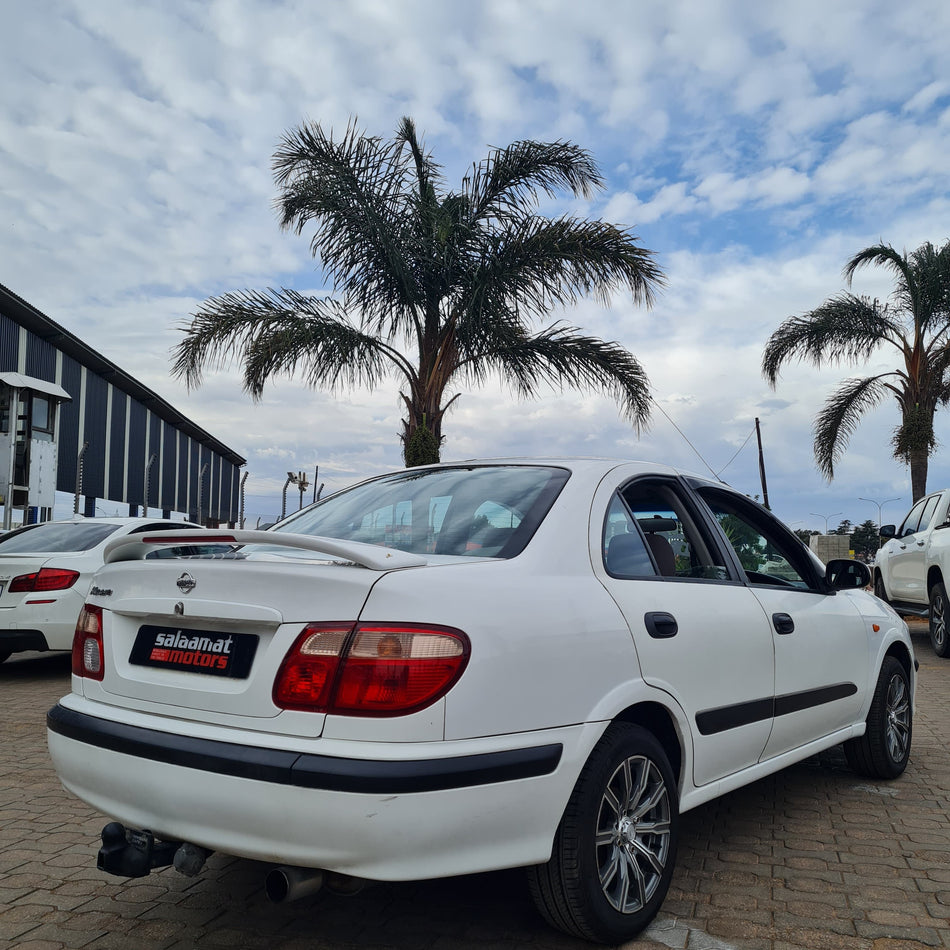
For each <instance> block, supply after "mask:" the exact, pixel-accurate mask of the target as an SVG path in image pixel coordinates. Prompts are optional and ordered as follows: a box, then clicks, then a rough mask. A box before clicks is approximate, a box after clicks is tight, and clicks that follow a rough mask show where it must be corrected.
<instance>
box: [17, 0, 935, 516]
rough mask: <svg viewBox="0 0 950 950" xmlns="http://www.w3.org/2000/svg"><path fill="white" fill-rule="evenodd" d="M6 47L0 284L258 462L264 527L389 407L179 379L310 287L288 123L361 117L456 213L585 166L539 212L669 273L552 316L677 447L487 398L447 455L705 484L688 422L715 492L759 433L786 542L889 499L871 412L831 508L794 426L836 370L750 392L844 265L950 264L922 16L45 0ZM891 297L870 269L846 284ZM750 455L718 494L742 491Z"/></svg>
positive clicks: (377, 428)
mask: <svg viewBox="0 0 950 950" xmlns="http://www.w3.org/2000/svg"><path fill="white" fill-rule="evenodd" d="M4 27H5V28H4V30H3V32H2V34H0V82H2V83H3V87H4V89H5V91H6V96H5V101H4V108H3V110H0V282H3V283H4V284H6V285H7V286H9V287H10V288H11V289H12V290H14V291H15V292H16V293H18V294H20V295H21V296H23V297H25V298H26V299H28V300H29V301H30V302H31V303H33V304H34V305H36V306H38V307H39V308H40V309H42V310H44V311H45V312H46V313H48V315H49V316H51V317H52V318H53V319H54V320H57V321H58V322H61V323H63V324H64V325H66V326H67V327H68V328H69V329H70V330H71V331H72V332H74V333H77V334H78V335H79V336H80V337H82V338H83V339H85V340H86V341H87V342H89V343H90V345H92V346H94V347H96V348H97V349H99V350H101V351H102V352H103V353H104V354H105V355H106V356H107V357H109V358H110V359H112V360H113V361H114V362H116V363H118V364H119V365H120V366H122V367H123V369H126V370H127V371H129V372H133V373H135V374H136V375H139V376H140V377H141V378H142V379H143V381H144V382H146V384H147V385H149V386H151V387H152V388H153V389H155V390H156V391H158V392H159V393H160V394H161V395H163V396H164V397H165V398H167V399H168V400H169V401H171V402H172V403H173V404H175V405H176V406H179V407H180V408H181V409H182V410H183V411H185V412H187V413H188V414H189V415H191V416H192V417H193V418H194V419H195V420H196V421H197V422H198V423H199V424H200V425H202V426H203V427H204V428H206V429H207V430H209V431H210V432H212V434H214V435H215V436H217V437H218V438H220V439H221V440H222V441H224V442H225V443H226V444H229V445H232V446H233V447H234V448H235V449H236V450H237V451H238V452H241V453H243V454H245V455H247V457H248V459H249V465H248V469H249V471H250V472H251V476H250V477H249V487H248V491H249V494H250V495H251V496H253V497H254V498H257V499H259V508H260V513H261V514H262V515H263V514H266V513H267V512H266V511H265V509H266V508H267V500H268V499H270V500H271V502H272V504H271V507H273V504H277V505H279V501H280V489H281V486H282V483H283V479H284V478H286V471H287V468H288V466H289V467H304V468H308V469H309V467H310V466H311V465H316V464H319V465H320V466H321V473H325V479H326V482H327V486H328V490H329V489H330V488H331V487H342V485H343V484H346V483H347V481H352V480H355V479H356V478H358V477H360V476H362V475H364V474H370V473H374V472H377V471H383V470H385V469H387V468H390V467H397V466H398V465H399V464H400V461H401V459H400V447H399V443H398V437H397V433H398V431H399V418H400V411H399V403H398V399H397V395H396V390H395V385H394V384H391V385H389V386H387V387H383V388H381V389H380V391H378V392H374V393H360V392H357V393H350V394H345V396H343V397H339V396H336V397H334V396H331V395H328V394H321V393H312V392H310V391H308V390H306V389H305V388H304V387H302V386H300V385H299V384H296V383H293V382H288V381H279V382H278V383H277V384H276V385H275V386H273V387H270V388H269V389H268V390H267V392H266V393H265V397H264V399H263V400H262V402H261V403H260V404H257V405H254V404H252V403H251V402H250V400H248V399H247V397H246V396H245V395H244V394H243V393H242V391H241V387H240V378H239V376H240V374H239V371H238V370H237V369H234V370H231V371H227V372H222V373H215V374H211V375H209V377H208V379H207V380H206V382H205V384H204V385H203V386H202V388H201V389H200V390H198V391H197V392H196V393H187V392H186V391H185V390H184V387H183V386H182V385H181V383H180V382H178V381H176V380H173V379H171V378H170V377H169V376H168V362H167V358H168V357H167V355H168V351H169V348H170V347H171V346H172V345H173V344H174V342H175V341H176V340H177V339H178V333H177V331H176V329H175V327H176V326H177V325H178V324H180V323H181V322H182V321H184V320H186V319H187V317H188V315H189V314H190V313H191V312H193V311H194V309H195V307H196V306H197V305H198V304H199V303H200V301H201V300H202V299H203V298H204V297H206V296H210V295H213V294H217V293H220V292H223V291H225V290H231V289H240V288H242V287H262V286H278V285H289V286H294V287H297V288H301V287H319V286H320V285H321V283H322V277H321V275H320V273H319V271H317V270H316V269H315V264H314V262H313V261H312V260H311V259H310V256H309V253H308V246H307V239H306V236H304V237H301V238H298V237H295V236H293V235H287V234H282V233H280V232H279V231H278V229H277V226H276V218H275V214H274V211H273V207H272V201H273V197H274V186H273V182H272V179H271V171H270V158H271V154H272V152H273V149H274V146H275V144H276V142H277V140H278V138H279V136H280V135H281V134H282V132H283V131H284V130H286V129H288V128H289V127H291V126H293V125H294V124H296V123H299V122H300V121H302V120H304V119H313V120H315V121H319V122H321V123H323V124H324V125H325V126H326V127H330V128H333V129H342V128H343V127H344V126H345V124H346V122H347V121H348V120H349V118H350V117H351V116H358V117H359V121H360V123H361V126H362V127H363V128H365V129H366V130H368V131H370V132H372V133H375V134H380V135H383V136H388V135H390V134H391V133H392V131H393V129H394V128H395V125H396V123H397V121H398V119H399V117H400V116H401V115H403V114H411V115H413V116H414V118H415V119H416V121H417V124H418V127H419V128H420V130H421V131H422V132H423V133H424V134H425V139H426V142H427V144H428V146H429V147H431V148H432V149H433V150H434V152H435V155H436V157H437V159H438V160H440V161H443V162H444V164H445V170H446V176H447V179H448V181H449V183H450V185H451V184H452V183H454V182H456V181H457V180H458V178H459V177H460V175H461V174H463V173H464V172H465V171H466V170H467V168H468V167H469V165H470V163H471V162H472V161H473V160H477V159H479V158H481V157H482V156H483V155H485V154H486V152H487V150H488V148H489V146H493V145H504V144H507V142H509V141H511V140H513V139H516V138H542V139H553V138H556V137H566V138H571V139H573V140H575V141H577V142H578V143H579V144H581V145H583V146H585V147H587V148H589V149H591V150H592V152H593V154H594V156H595V157H596V158H597V160H598V161H599V162H600V164H601V166H602V167H603V168H604V169H605V172H606V173H607V175H608V180H609V187H608V191H607V192H606V193H605V194H604V196H603V197H602V200H600V201H599V202H598V203H594V204H593V205H591V207H590V208H588V207H586V206H585V205H582V204H574V203H570V202H545V205H544V207H545V210H546V211H550V212H551V213H560V212H562V211H572V212H576V213H585V214H586V213H592V214H602V215H603V216H604V217H605V218H607V219H608V220H611V221H616V222H619V223H621V224H624V225H626V226H633V227H635V228H636V229H637V233H638V234H639V235H640V236H641V238H642V240H643V243H644V244H645V246H647V247H651V248H652V249H653V250H655V251H656V252H657V254H658V260H659V263H660V264H661V266H662V267H663V268H664V269H665V270H666V272H667V274H668V276H669V284H668V288H667V290H666V292H665V293H664V294H663V295H662V296H661V298H660V300H659V302H658V305H657V308H656V310H655V312H654V313H652V314H648V313H645V312H644V311H642V310H636V309H635V308H633V306H632V305H631V304H630V303H629V302H625V301H623V300H619V299H618V300H617V301H616V302H615V304H614V307H613V308H611V309H609V310H604V309H603V308H601V307H599V306H598V305H597V304H596V303H593V302H589V301H588V302H585V303H584V304H582V305H581V306H579V307H578V308H576V309H575V310H572V311H570V312H569V313H568V314H567V315H566V317H567V319H569V320H570V321H571V322H573V323H580V324H582V325H584V326H585V328H587V329H590V330H591V331H592V332H597V333H600V334H602V335H604V336H605V337H607V338H610V339H617V340H619V341H620V342H622V343H623V344H624V345H627V346H629V347H630V348H631V349H632V350H633V351H634V352H635V353H637V355H638V356H639V357H640V358H641V359H642V361H643V363H644V366H645V367H646V369H647V371H648V372H649V373H650V376H651V379H652V380H653V383H654V386H655V390H656V396H657V400H658V403H659V405H660V406H661V407H662V409H663V411H664V412H666V413H667V414H668V415H669V420H667V419H666V417H664V416H663V414H662V413H660V412H658V413H657V414H656V418H655V421H654V426H653V428H652V429H651V431H650V432H649V433H647V434H645V435H644V437H643V438H642V439H641V440H637V438H636V436H635V434H634V433H633V432H632V431H631V429H630V427H629V425H627V424H626V423H624V422H623V421H622V420H620V419H619V417H618V414H617V410H616V407H614V406H613V405H612V404H610V403H609V402H608V401H607V400H605V399H601V398H599V397H595V396H590V395H587V394H571V393H567V394H563V395H559V394H552V395H545V396H544V397H543V398H542V399H540V400H538V401H537V402H529V403H523V404H522V403H516V402H514V401H513V399H512V397H511V396H510V394H508V393H507V392H506V391H505V390H504V389H503V388H500V387H493V388H492V387H489V388H487V389H486V390H484V391H478V392H474V393H464V394H463V396H462V398H461V400H460V401H459V404H458V406H457V408H456V409H454V410H453V411H452V412H451V413H450V415H449V417H448V419H447V422H446V432H447V436H448V439H447V443H446V456H447V457H460V456H465V457H468V456H472V455H481V454H497V453H498V452H502V453H508V452H528V453H531V452H551V451H565V452H568V451H569V452H579V453H604V454H633V455H652V456H654V457H657V458H662V459H665V460H671V461H675V462H676V463H677V464H683V465H685V466H686V467H689V468H693V469H699V470H703V463H702V462H701V461H700V460H699V459H698V458H697V457H696V455H695V454H694V452H693V450H692V449H691V448H690V447H689V445H687V444H686V442H685V440H684V438H683V436H682V435H680V434H679V433H678V432H677V431H676V429H675V428H674V427H673V426H674V424H675V425H676V426H679V427H680V428H681V429H682V432H683V433H684V434H685V436H686V437H687V438H689V440H690V441H691V442H692V443H693V444H694V445H695V446H696V448H697V449H698V450H699V451H700V452H701V453H702V455H703V457H704V458H707V459H708V460H709V464H710V465H711V467H712V468H713V469H714V470H716V469H718V468H719V467H720V466H722V465H724V464H726V463H727V462H728V460H729V458H730V457H731V456H732V455H733V454H734V453H735V452H736V449H738V448H739V447H740V446H741V445H742V443H743V440H744V439H745V438H746V437H747V435H748V432H749V427H750V426H751V425H752V422H753V420H754V418H755V417H756V415H758V416H759V417H760V419H761V421H762V423H763V429H764V432H765V435H766V439H767V459H768V461H769V465H770V468H771V469H772V470H773V471H774V473H775V474H774V475H773V476H772V477H770V488H772V489H773V491H774V493H775V494H776V496H777V497H780V498H782V499H784V501H783V504H786V503H787V506H788V509H789V510H790V511H792V512H797V513H796V514H795V518H793V519H791V520H796V519H798V518H806V519H807V517H808V514H807V512H808V509H809V507H811V508H812V509H814V510H821V506H822V502H823V500H826V499H827V500H829V504H828V507H829V510H833V509H835V508H836V507H839V506H841V507H844V506H846V505H853V504H856V502H854V501H853V500H851V496H857V495H859V494H864V495H868V494H870V495H871V496H872V497H873V496H874V495H875V494H877V495H879V496H881V497H888V496H890V495H893V494H895V492H896V487H897V486H898V485H901V484H904V482H905V481H906V479H905V476H906V473H905V471H904V469H902V467H901V466H899V465H898V464H897V463H895V462H893V460H891V458H890V451H889V448H888V445H887V443H888V440H889V437H890V429H891V427H892V426H893V422H894V419H893V413H892V411H891V410H889V409H888V408H887V407H883V408H882V409H881V410H880V412H879V413H877V414H875V415H874V417H873V419H872V420H871V421H869V422H868V423H867V424H866V425H864V426H862V427H861V428H860V429H859V430H858V432H857V433H856V434H855V438H854V441H853V447H852V449H851V450H850V451H849V453H848V454H847V456H846V457H845V458H844V459H843V460H842V466H841V477H840V478H839V479H838V480H837V481H836V482H835V483H833V484H832V485H831V486H827V485H826V484H825V483H824V482H822V480H821V479H820V478H819V477H818V476H817V474H816V473H815V471H814V465H813V462H812V460H811V435H810V424H811V418H812V416H813V414H814V412H815V410H816V408H817V407H818V406H819V405H820V403H821V400H822V398H823V395H824V394H825V393H827V392H828V391H829V389H830V388H831V387H832V386H833V385H834V383H835V382H837V381H838V380H840V379H841V378H843V377H844V376H845V375H847V370H846V369H842V370H840V371H837V370H832V371H828V372H826V373H821V374H818V373H815V371H814V370H813V369H811V368H810V367H799V366H795V367H789V368H788V369H787V371H786V372H785V373H783V376H782V380H781V381H780V385H779V386H778V387H777V390H776V392H774V393H773V392H772V391H771V390H769V389H768V387H767V386H766V385H765V384H764V381H763V380H762V378H761V375H760V373H759V367H758V364H759V360H760V358H761V348H762V346H763V344H764V342H765V340H766V339H767V337H768V334H769V333H770V332H771V330H772V329H774V328H775V327H776V326H777V325H778V323H779V322H780V321H781V320H782V319H784V318H785V317H787V316H789V315H791V314H793V313H801V312H804V311H806V310H808V309H810V308H812V307H814V306H815V305H816V304H818V303H819V302H820V301H821V300H823V299H824V298H825V297H827V296H828V295H830V294H832V293H835V292H837V291H838V290H840V289H841V288H842V286H843V284H842V280H841V273H840V271H841V267H842V265H843V263H844V262H845V260H847V259H848V257H850V256H851V255H852V254H853V253H854V252H855V251H856V250H858V249H860V248H861V247H864V246H866V245H867V244H870V243H874V242H876V241H878V240H881V239H883V240H885V241H888V242H890V243H893V244H894V245H895V246H896V247H899V248H902V247H908V248H912V247H915V246H917V244H919V243H921V242H922V241H924V240H930V241H934V242H936V243H942V242H943V241H945V240H947V238H948V237H950V235H948V233H947V226H946V222H947V221H948V220H950V200H948V198H947V192H946V155H947V154H948V151H950V104H948V103H947V97H948V95H950V65H948V57H947V56H946V40H947V37H948V35H950V6H948V5H947V4H945V3H942V2H940V0H909V2H908V3H905V4H903V5H901V6H900V7H895V6H894V5H892V4H885V3H883V2H882V0H872V2H869V0H840V2H836V3H833V4H828V3H827V0H801V2H800V3H797V4H795V5H791V6H790V5H785V6H783V5H777V4H762V3H759V2H753V0H715V2H708V3H703V4H697V3H695V2H692V0H669V2H666V0H664V2H660V0H647V2H644V3H637V4H631V3H629V2H626V0H594V2H593V3H588V4H576V3H570V2H567V0H523V2H515V0H484V2H480V3H476V4H469V5H458V4H455V5H452V4H445V3H439V2H434V0H354V2H351V3H325V4H322V5H320V6H319V7H313V6H308V5H306V4H302V3H298V2H290V0H267V2H264V0H212V2H209V3H206V4H195V3H190V2H186V0H168V2H162V3H159V2H157V0H142V2H138V3H135V4H128V3H125V2H122V0H98V2H96V3H82V2H80V0H34V2H32V3H30V4H16V5H13V6H12V7H11V9H10V10H9V11H6V17H5V24H4ZM890 287H891V285H890V282H889V279H888V277H887V275H886V274H879V273H875V272H874V271H863V272H862V273H861V274H860V275H858V278H857V279H856V281H855V288H856V289H858V290H859V291H860V292H862V293H864V292H866V293H871V294H874V295H878V296H882V297H883V296H886V295H887V294H888V293H889V291H890ZM889 413H890V414H889ZM565 419H569V420H571V424H570V425H568V424H565ZM941 425H942V426H943V428H942V429H941V430H940V431H941V432H944V431H946V432H947V436H946V437H947V438H950V419H948V420H947V421H946V422H942V423H941ZM748 455H749V448H748V446H746V447H745V448H744V449H742V451H741V452H740V454H739V456H738V457H737V458H736V460H735V462H734V463H732V466H731V467H730V469H729V470H728V473H727V474H730V475H734V477H735V479H736V482H737V483H741V485H742V487H743V490H748V491H750V492H753V491H754V490H755V484H756V481H757V477H758V476H757V468H756V465H755V459H754V457H751V458H750V457H748ZM321 477H323V476H321ZM941 478H944V479H947V478H950V471H947V467H946V465H945V464H944V462H943V460H942V456H938V457H937V458H936V459H935V461H934V466H933V469H932V477H931V481H932V482H935V481H936V480H939V479H941ZM252 486H257V487H256V488H253V487H252ZM773 486H774V488H773ZM836 498H837V499H839V500H838V501H834V500H833V499H836ZM799 509H801V510H803V511H804V512H805V514H804V515H802V514H801V511H800V510H799ZM780 510H782V509H781V508H780ZM275 513H276V512H275V511H271V512H270V513H269V514H270V515H273V514H275ZM267 520H270V519H269V518H268V519H267Z"/></svg>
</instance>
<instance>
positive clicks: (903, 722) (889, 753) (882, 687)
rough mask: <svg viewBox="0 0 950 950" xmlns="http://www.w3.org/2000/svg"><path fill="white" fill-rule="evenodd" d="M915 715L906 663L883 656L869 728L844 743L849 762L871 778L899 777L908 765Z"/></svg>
mask: <svg viewBox="0 0 950 950" xmlns="http://www.w3.org/2000/svg"><path fill="white" fill-rule="evenodd" d="M913 719H914V714H913V707H912V704H911V696H910V678H909V677H908V675H907V670H905V669H904V666H903V664H902V663H901V662H900V661H899V660H897V659H895V658H894V657H893V656H886V657H884V662H883V663H882V664H881V672H880V674H879V675H878V678H877V684H876V686H875V687H874V697H873V699H872V700H871V709H870V711H869V712H868V718H867V731H866V732H865V733H864V735H863V736H860V737H859V738H857V739H849V740H848V741H847V742H845V744H844V754H845V757H846V758H847V760H848V765H850V766H851V768H852V769H854V771H855V772H857V773H859V774H860V775H867V776H868V777H869V778H897V776H898V775H900V774H901V773H902V772H903V771H904V769H905V768H906V767H907V760H908V759H909V758H910V740H911V735H912V733H913V726H914V722H913Z"/></svg>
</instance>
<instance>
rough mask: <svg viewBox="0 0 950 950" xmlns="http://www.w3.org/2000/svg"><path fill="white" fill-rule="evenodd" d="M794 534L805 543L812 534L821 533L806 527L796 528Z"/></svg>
mask: <svg viewBox="0 0 950 950" xmlns="http://www.w3.org/2000/svg"><path fill="white" fill-rule="evenodd" d="M795 534H796V535H797V536H798V537H799V538H801V540H802V541H803V542H804V543H805V544H806V545H807V544H808V543H809V539H810V538H811V536H812V535H813V534H821V532H820V531H809V530H808V528H796V529H795Z"/></svg>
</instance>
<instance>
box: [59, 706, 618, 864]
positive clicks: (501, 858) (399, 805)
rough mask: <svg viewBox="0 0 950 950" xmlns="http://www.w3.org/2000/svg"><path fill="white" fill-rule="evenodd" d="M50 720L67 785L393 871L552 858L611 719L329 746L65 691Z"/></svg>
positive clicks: (203, 838)
mask: <svg viewBox="0 0 950 950" xmlns="http://www.w3.org/2000/svg"><path fill="white" fill-rule="evenodd" d="M72 698H73V697H70V699H72ZM95 711H96V712H99V710H95ZM103 715H108V710H105V711H104V712H103ZM47 723H48V741H49V749H50V754H51V756H52V758H53V763H54V765H55V767H56V770H57V772H58V773H59V777H60V779H61V780H62V782H63V784H64V785H65V786H66V788H67V789H68V790H69V791H71V792H72V793H73V794H75V795H77V796H78V797H79V798H80V799H82V800H83V801H86V802H87V803H89V804H90V805H92V806H93V807H95V808H96V809H98V810H99V811H101V812H102V813H103V814H105V815H107V816H109V817H110V818H114V819H116V820H118V821H120V822H122V823H123V824H125V825H127V826H129V827H133V828H139V829H147V830H149V831H151V832H152V833H153V834H154V835H156V837H159V838H164V839H167V840H177V841H188V842H191V843H193V844H196V845H200V846H201V847H204V848H207V849H209V850H214V851H221V852H223V853H225V854H232V855H238V856H241V857H246V858H252V859H255V860H260V861H268V862H272V863H277V864H291V865H299V866H303V867H313V868H323V869H326V870H331V871H339V872H341V873H348V874H352V875H357V876H360V877H365V878H370V879H376V880H394V881H395V880H415V879H421V878H431V877H446V876H449V875H455V874H466V873H472V872H477V871H488V870H497V869H500V868H506V867H517V866H521V865H527V864H537V863H541V862H543V861H546V860H547V859H548V857H549V856H550V853H551V845H552V842H553V838H554V834H555V831H556V829H557V825H558V822H559V821H560V818H561V815H562V813H563V811H564V807H565V805H566V803H567V800H568V798H569V797H570V794H571V791H572V789H573V787H574V783H575V781H576V779H577V775H578V774H579V772H580V769H581V768H582V766H583V763H584V761H586V759H587V756H588V754H589V752H590V749H591V748H592V747H593V745H594V744H595V743H596V742H597V740H598V738H599V737H600V735H601V734H602V732H603V728H604V724H602V723H594V724H590V725H581V726H571V727H565V728H563V729H553V730H546V731H544V732H540V733H533V734H527V735H519V736H501V737H492V738H489V739H477V740H466V741H464V742H452V743H437V742H418V743H415V742H405V743H366V742H342V743H341V742H332V741H331V742H323V741H321V740H313V743H312V744H313V745H319V746H321V752H319V753H318V752H314V751H297V750H288V749H279V748H273V747H264V746H261V745H257V746H252V745H244V744H239V743H235V742H227V741H221V739H219V738H213V739H212V738H208V737H205V736H183V735H181V734H180V731H179V732H178V733H172V732H166V731H163V730H160V729H152V728H148V727H146V726H145V725H144V724H139V725H130V724H128V723H124V722H115V721H112V720H109V719H106V718H102V717H100V716H98V715H92V714H90V713H89V712H86V711H84V710H82V709H81V708H79V709H77V708H70V706H67V705H63V704H61V705H58V706H55V707H54V708H53V709H52V710H50V712H49V714H48V717H47ZM157 724H158V723H157ZM173 725H174V723H172V722H166V723H165V726H166V728H172V727H173ZM179 725H180V723H179ZM244 736H247V737H248V738H249V739H251V740H252V736H253V734H248V733H244V734H243V735H242V738H243V737H244ZM263 738H264V737H263V736H261V739H263ZM325 748H329V749H330V750H332V751H333V752H342V753H344V754H339V755H337V754H333V755H330V754H322V750H323V749H325ZM360 752H362V753H363V755H361V756H360V755H358V753H360ZM439 752H445V754H444V755H441V756H440V755H439V754H438V753H439ZM367 753H368V754H367Z"/></svg>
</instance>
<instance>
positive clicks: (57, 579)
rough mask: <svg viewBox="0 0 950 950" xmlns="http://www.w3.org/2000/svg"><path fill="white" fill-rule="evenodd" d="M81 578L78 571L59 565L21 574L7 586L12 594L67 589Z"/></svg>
mask: <svg viewBox="0 0 950 950" xmlns="http://www.w3.org/2000/svg"><path fill="white" fill-rule="evenodd" d="M77 580H79V572H78V571H67V570H65V569H63V568H59V567H43V568H40V570H38V571H34V572H33V573H32V574H21V575H20V576H19V577H14V578H13V580H12V581H10V586H9V587H8V588H7V589H8V590H9V591H10V593H11V594H30V593H33V592H34V591H46V590H66V589H67V588H68V587H72V586H73V584H75V583H76V581H77Z"/></svg>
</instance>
